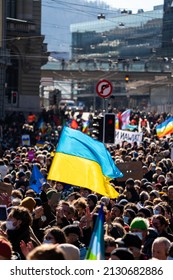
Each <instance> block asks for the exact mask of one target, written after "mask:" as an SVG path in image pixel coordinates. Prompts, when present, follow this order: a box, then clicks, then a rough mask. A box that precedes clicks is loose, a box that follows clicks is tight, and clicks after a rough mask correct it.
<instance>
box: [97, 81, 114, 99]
mask: <svg viewBox="0 0 173 280" xmlns="http://www.w3.org/2000/svg"><path fill="white" fill-rule="evenodd" d="M112 90H113V87H112V84H111V83H110V82H109V81H107V80H101V81H99V82H98V83H97V85H96V92H97V94H98V95H99V96H100V97H102V98H107V97H109V96H110V95H111V94H112Z"/></svg>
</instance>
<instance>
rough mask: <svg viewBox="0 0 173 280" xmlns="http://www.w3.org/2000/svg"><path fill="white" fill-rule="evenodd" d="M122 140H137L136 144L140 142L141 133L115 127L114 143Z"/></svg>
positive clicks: (132, 141)
mask: <svg viewBox="0 0 173 280" xmlns="http://www.w3.org/2000/svg"><path fill="white" fill-rule="evenodd" d="M123 141H126V142H128V143H134V142H137V144H138V145H139V144H140V143H141V142H142V133H141V132H133V131H127V130H121V129H116V130H115V143H116V144H118V143H122V142H123Z"/></svg>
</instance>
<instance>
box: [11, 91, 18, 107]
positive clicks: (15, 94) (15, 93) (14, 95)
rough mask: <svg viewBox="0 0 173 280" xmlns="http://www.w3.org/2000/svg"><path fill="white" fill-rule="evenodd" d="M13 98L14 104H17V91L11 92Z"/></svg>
mask: <svg viewBox="0 0 173 280" xmlns="http://www.w3.org/2000/svg"><path fill="white" fill-rule="evenodd" d="M11 98H12V104H16V103H17V92H16V91H12V92H11Z"/></svg>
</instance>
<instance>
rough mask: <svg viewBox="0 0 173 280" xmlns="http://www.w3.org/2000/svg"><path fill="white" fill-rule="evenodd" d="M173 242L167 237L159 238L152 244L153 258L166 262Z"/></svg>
mask: <svg viewBox="0 0 173 280" xmlns="http://www.w3.org/2000/svg"><path fill="white" fill-rule="evenodd" d="M170 246H171V242H170V240H169V239H167V238H166V237H157V238H156V239H154V241H153V244H152V249H151V251H152V258H156V259H158V260H166V259H167V257H168V252H169V248H170Z"/></svg>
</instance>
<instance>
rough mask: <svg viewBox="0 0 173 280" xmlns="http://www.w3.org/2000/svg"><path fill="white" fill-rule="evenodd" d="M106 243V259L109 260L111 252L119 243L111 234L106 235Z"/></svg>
mask: <svg viewBox="0 0 173 280" xmlns="http://www.w3.org/2000/svg"><path fill="white" fill-rule="evenodd" d="M104 244H105V260H108V259H109V258H110V256H111V252H112V251H113V250H114V249H115V248H117V243H116V240H115V238H114V237H112V236H110V235H105V236H104Z"/></svg>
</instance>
